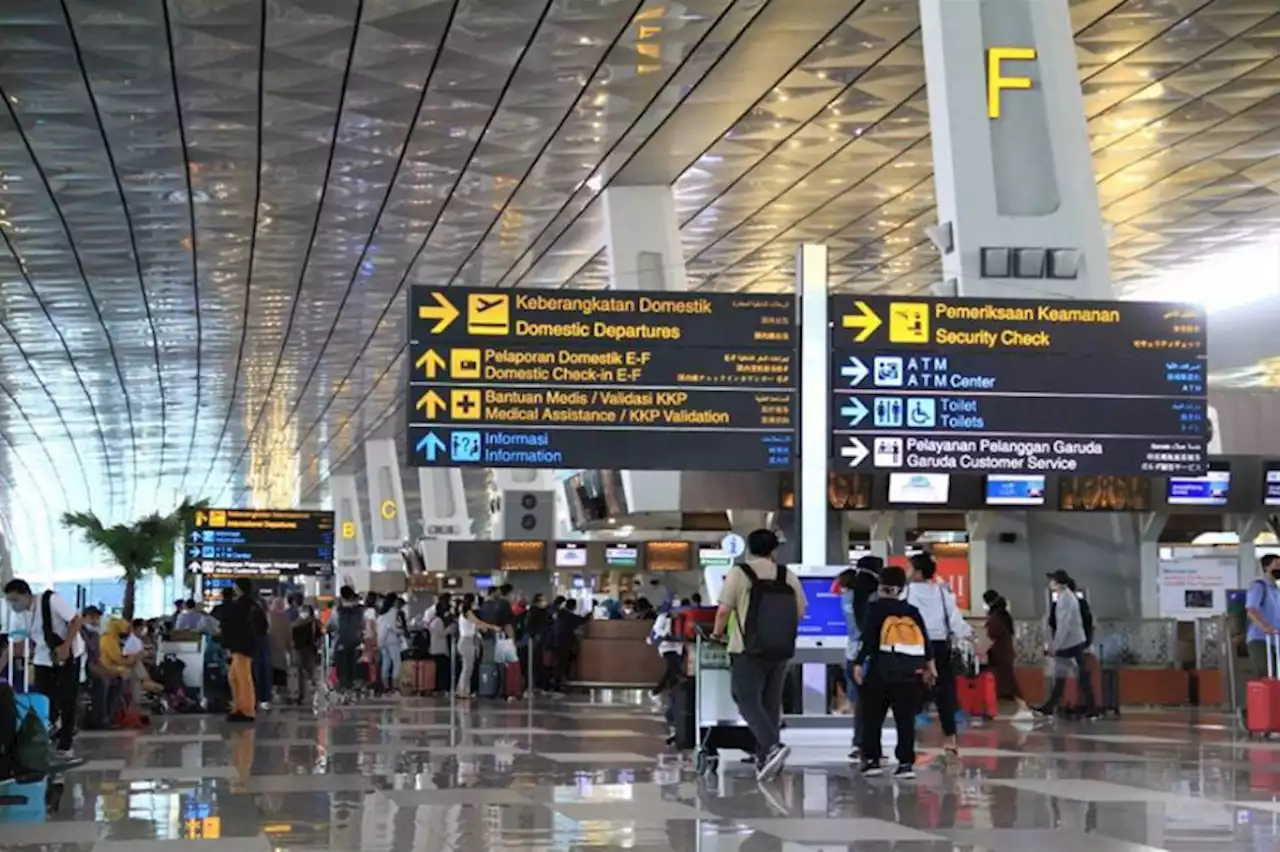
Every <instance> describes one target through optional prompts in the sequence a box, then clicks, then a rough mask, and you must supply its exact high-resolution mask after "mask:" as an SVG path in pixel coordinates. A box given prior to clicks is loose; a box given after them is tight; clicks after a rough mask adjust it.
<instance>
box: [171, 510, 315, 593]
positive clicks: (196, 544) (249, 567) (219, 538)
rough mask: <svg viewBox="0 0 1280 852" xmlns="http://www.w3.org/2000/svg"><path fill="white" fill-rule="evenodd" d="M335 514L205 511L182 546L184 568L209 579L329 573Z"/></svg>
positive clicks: (194, 520) (196, 516) (197, 513)
mask: <svg viewBox="0 0 1280 852" xmlns="http://www.w3.org/2000/svg"><path fill="white" fill-rule="evenodd" d="M333 534H334V533H333V512H303V511H276V510H269V509H205V510H202V511H199V512H196V514H195V518H194V519H193V523H192V527H191V529H190V530H188V531H187V537H186V541H185V543H184V545H185V550H184V564H185V566H186V570H187V571H190V572H193V573H196V574H204V575H207V576H210V577H214V576H216V577H222V578H226V577H264V578H267V577H273V576H286V575H294V574H328V573H332V571H333V543H334V542H333Z"/></svg>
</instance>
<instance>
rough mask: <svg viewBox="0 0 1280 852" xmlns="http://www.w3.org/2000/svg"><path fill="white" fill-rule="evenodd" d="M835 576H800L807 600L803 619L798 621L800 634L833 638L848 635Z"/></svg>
mask: <svg viewBox="0 0 1280 852" xmlns="http://www.w3.org/2000/svg"><path fill="white" fill-rule="evenodd" d="M835 581H836V578H835V577H801V578H800V585H802V586H804V596H805V598H806V599H807V600H808V603H809V605H808V607H807V608H806V609H805V613H804V619H803V620H802V621H801V622H800V633H799V635H801V636H822V637H827V638H835V637H842V636H848V635H849V628H848V625H846V624H845V620H844V608H843V607H842V606H841V603H840V598H841V595H840V590H839V589H837V588H835Z"/></svg>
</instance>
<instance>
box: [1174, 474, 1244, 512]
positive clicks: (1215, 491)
mask: <svg viewBox="0 0 1280 852" xmlns="http://www.w3.org/2000/svg"><path fill="white" fill-rule="evenodd" d="M1230 490H1231V471H1230V470H1229V469H1228V468H1226V467H1215V466H1213V465H1210V466H1209V471H1208V472H1207V473H1206V474H1205V475H1204V476H1171V477H1169V493H1168V497H1169V505H1171V506H1225V505H1227V494H1228V493H1229V492H1230Z"/></svg>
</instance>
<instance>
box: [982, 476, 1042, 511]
mask: <svg viewBox="0 0 1280 852" xmlns="http://www.w3.org/2000/svg"><path fill="white" fill-rule="evenodd" d="M1044 491H1045V480H1044V477H1043V476H1038V475H1035V474H1028V475H1020V474H1010V473H993V474H991V475H990V476H988V477H987V505H988V506H1043V505H1044Z"/></svg>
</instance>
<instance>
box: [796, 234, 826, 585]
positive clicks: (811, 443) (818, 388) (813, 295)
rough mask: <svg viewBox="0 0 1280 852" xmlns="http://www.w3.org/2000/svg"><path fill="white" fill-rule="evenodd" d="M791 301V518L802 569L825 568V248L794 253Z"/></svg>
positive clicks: (808, 246) (811, 246)
mask: <svg viewBox="0 0 1280 852" xmlns="http://www.w3.org/2000/svg"><path fill="white" fill-rule="evenodd" d="M796 295H797V296H798V301H799V303H800V317H799V319H800V363H801V364H804V365H805V369H803V370H801V373H800V397H799V399H798V400H797V401H796V404H797V406H798V408H799V412H800V448H799V449H800V452H799V454H798V463H797V466H796V474H797V475H796V517H797V518H798V519H799V527H800V548H799V550H800V552H799V562H800V564H801V565H810V566H816V565H826V564H827V562H828V559H827V520H828V512H827V452H828V448H829V447H830V444H831V424H830V416H831V414H830V410H829V408H828V405H829V401H830V399H831V371H830V368H829V366H828V362H829V360H830V357H831V344H830V333H831V332H830V329H829V328H828V324H829V323H828V317H827V311H828V301H829V297H830V293H828V292H827V247H826V246H825V245H815V244H804V245H801V246H800V247H799V248H798V249H796Z"/></svg>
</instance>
